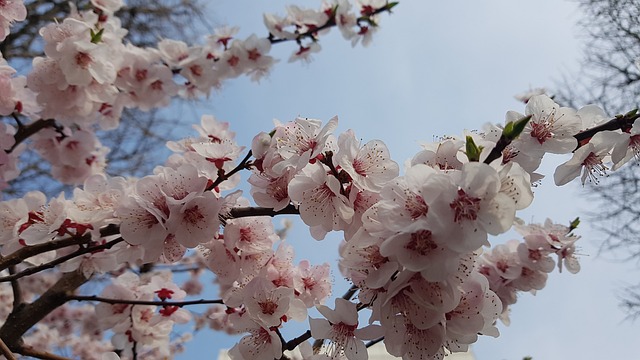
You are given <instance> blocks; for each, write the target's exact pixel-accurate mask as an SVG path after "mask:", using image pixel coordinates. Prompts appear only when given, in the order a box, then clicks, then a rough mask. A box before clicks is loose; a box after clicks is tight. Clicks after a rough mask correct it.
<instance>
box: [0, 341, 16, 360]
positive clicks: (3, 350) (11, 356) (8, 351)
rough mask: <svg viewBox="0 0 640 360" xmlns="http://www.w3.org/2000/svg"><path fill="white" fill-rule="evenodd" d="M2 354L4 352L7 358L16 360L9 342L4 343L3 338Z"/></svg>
mask: <svg viewBox="0 0 640 360" xmlns="http://www.w3.org/2000/svg"><path fill="white" fill-rule="evenodd" d="M0 354H2V355H3V356H4V357H5V358H6V359H7V360H16V357H15V356H13V353H12V352H11V350H10V349H9V347H8V346H7V344H5V343H4V341H3V340H2V338H0Z"/></svg>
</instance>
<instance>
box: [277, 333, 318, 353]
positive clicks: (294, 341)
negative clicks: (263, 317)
mask: <svg viewBox="0 0 640 360" xmlns="http://www.w3.org/2000/svg"><path fill="white" fill-rule="evenodd" d="M310 338H311V330H307V331H305V333H304V334H302V335H300V336H298V337H297V338H293V339H291V340H289V341H288V342H287V343H286V345H285V346H284V347H283V349H284V350H289V351H291V350H293V349H295V348H296V347H297V346H298V345H300V344H302V343H303V342H305V341H307V340H309V339H310Z"/></svg>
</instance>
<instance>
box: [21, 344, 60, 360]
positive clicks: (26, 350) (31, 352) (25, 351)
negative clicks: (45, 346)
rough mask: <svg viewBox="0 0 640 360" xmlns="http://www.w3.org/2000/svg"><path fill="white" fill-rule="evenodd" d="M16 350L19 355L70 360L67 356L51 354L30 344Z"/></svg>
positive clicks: (50, 359) (47, 359)
mask: <svg viewBox="0 0 640 360" xmlns="http://www.w3.org/2000/svg"><path fill="white" fill-rule="evenodd" d="M16 352H17V353H18V354H20V355H24V356H30V357H33V358H37V359H42V360H72V359H71V358H68V357H64V356H60V355H56V354H52V353H49V352H46V351H40V350H36V349H34V348H33V347H31V346H23V347H21V348H20V349H19V350H18V351H16Z"/></svg>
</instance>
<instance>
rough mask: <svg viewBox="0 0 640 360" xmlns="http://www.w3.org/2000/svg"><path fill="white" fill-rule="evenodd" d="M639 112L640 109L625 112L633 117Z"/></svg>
mask: <svg viewBox="0 0 640 360" xmlns="http://www.w3.org/2000/svg"><path fill="white" fill-rule="evenodd" d="M637 113H638V109H633V110H631V111H629V112H628V113H626V114H624V116H625V117H632V116H635V115H636V114H637Z"/></svg>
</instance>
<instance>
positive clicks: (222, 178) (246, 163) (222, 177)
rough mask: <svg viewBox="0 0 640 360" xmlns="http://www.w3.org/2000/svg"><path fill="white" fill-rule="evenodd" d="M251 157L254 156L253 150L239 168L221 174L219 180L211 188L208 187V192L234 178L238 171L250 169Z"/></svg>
mask: <svg viewBox="0 0 640 360" xmlns="http://www.w3.org/2000/svg"><path fill="white" fill-rule="evenodd" d="M251 156H253V154H252V152H251V150H249V152H248V153H247V155H246V156H245V157H244V159H242V161H240V163H239V164H238V166H236V167H235V168H233V170H231V171H229V172H228V173H226V174H224V173H221V174H220V175H218V178H217V179H216V181H214V182H213V184H211V185H210V186H207V190H213V189H214V188H215V187H216V186H218V185H220V184H222V182H223V181H226V180H228V179H229V178H230V177H231V176H233V175H234V174H235V173H237V172H238V171H240V170H242V169H248V168H249V166H251V165H250V164H249V159H251Z"/></svg>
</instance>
